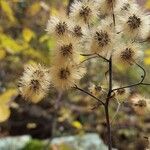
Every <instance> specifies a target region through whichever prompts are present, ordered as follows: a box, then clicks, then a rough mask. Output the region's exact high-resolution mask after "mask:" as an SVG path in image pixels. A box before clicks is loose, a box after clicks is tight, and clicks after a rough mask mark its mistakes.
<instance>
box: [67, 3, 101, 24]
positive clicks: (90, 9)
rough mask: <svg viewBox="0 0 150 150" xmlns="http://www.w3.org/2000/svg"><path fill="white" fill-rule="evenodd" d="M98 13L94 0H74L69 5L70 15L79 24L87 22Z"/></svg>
mask: <svg viewBox="0 0 150 150" xmlns="http://www.w3.org/2000/svg"><path fill="white" fill-rule="evenodd" d="M97 15H98V8H97V5H96V3H95V1H94V0H84V1H78V0H76V1H75V2H74V3H73V4H72V6H71V12H70V17H71V18H72V19H74V20H75V21H77V22H78V23H80V24H83V23H84V24H88V23H90V22H91V21H92V20H94V19H95V18H97Z"/></svg>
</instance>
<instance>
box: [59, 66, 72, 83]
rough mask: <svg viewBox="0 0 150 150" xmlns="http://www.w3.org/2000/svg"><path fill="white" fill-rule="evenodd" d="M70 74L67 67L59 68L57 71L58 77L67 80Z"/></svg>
mask: <svg viewBox="0 0 150 150" xmlns="http://www.w3.org/2000/svg"><path fill="white" fill-rule="evenodd" d="M69 76H70V71H69V69H68V68H61V69H60V72H59V77H60V79H62V80H67V79H68V77H69Z"/></svg>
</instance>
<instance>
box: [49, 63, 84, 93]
mask: <svg viewBox="0 0 150 150" xmlns="http://www.w3.org/2000/svg"><path fill="white" fill-rule="evenodd" d="M51 72H52V83H53V85H54V87H56V88H57V89H58V90H67V89H69V88H71V87H73V86H74V85H75V84H77V82H78V81H79V80H80V79H81V78H82V76H83V75H84V73H85V70H84V68H82V67H79V66H77V65H74V64H70V63H68V64H64V65H63V66H56V65H53V66H52V67H51Z"/></svg>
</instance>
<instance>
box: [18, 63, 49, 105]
mask: <svg viewBox="0 0 150 150" xmlns="http://www.w3.org/2000/svg"><path fill="white" fill-rule="evenodd" d="M49 86H50V76H49V73H48V69H46V68H45V67H43V66H41V65H34V66H32V65H29V66H26V68H25V71H24V73H23V76H22V77H21V79H20V81H19V91H20V93H21V95H22V96H23V98H25V99H28V100H31V101H32V102H33V103H37V102H39V101H41V100H42V99H43V98H44V96H45V95H46V94H47V91H48V89H49Z"/></svg>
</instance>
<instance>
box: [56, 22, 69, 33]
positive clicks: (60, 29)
mask: <svg viewBox="0 0 150 150" xmlns="http://www.w3.org/2000/svg"><path fill="white" fill-rule="evenodd" d="M67 29H68V26H67V23H66V22H59V23H58V24H57V25H56V28H55V30H56V33H57V34H58V35H63V34H64V33H65V32H66V30H67Z"/></svg>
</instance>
